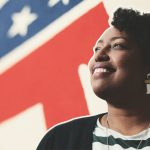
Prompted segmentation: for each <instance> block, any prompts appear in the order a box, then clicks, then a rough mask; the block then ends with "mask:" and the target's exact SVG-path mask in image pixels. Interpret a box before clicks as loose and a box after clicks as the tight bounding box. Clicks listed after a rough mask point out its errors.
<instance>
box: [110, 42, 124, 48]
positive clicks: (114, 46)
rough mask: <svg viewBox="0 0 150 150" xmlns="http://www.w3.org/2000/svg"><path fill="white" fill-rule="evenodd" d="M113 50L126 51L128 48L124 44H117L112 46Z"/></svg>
mask: <svg viewBox="0 0 150 150" xmlns="http://www.w3.org/2000/svg"><path fill="white" fill-rule="evenodd" d="M111 48H112V49H125V48H126V46H124V45H123V44H118V43H116V44H114V45H112V46H111Z"/></svg>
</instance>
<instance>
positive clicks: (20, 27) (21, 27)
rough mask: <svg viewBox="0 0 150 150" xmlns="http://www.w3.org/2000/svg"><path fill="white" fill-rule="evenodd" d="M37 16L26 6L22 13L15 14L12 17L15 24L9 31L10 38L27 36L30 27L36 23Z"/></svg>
mask: <svg viewBox="0 0 150 150" xmlns="http://www.w3.org/2000/svg"><path fill="white" fill-rule="evenodd" d="M36 18H37V15H36V14H35V13H31V10H30V7H28V6H25V7H24V8H23V9H22V10H21V12H18V13H14V14H13V15H12V20H13V24H12V26H11V27H10V29H9V31H8V36H9V37H14V36H16V35H17V34H18V35H20V36H25V35H26V34H27V31H28V27H29V25H30V24H31V23H32V22H33V21H35V20H36Z"/></svg>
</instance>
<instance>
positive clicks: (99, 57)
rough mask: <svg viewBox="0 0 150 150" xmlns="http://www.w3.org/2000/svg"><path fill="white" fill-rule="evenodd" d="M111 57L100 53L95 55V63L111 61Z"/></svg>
mask: <svg viewBox="0 0 150 150" xmlns="http://www.w3.org/2000/svg"><path fill="white" fill-rule="evenodd" d="M109 60H110V57H109V55H108V54H107V53H106V52H102V51H98V52H97V53H96V55H95V61H96V62H99V61H109Z"/></svg>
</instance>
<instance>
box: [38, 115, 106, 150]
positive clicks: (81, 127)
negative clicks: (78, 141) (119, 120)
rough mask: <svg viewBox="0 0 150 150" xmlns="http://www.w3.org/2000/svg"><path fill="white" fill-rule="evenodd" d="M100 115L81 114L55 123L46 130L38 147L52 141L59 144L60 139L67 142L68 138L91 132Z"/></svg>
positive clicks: (49, 143)
mask: <svg viewBox="0 0 150 150" xmlns="http://www.w3.org/2000/svg"><path fill="white" fill-rule="evenodd" d="M101 116H103V114H99V115H94V116H82V117H78V118H73V119H71V120H68V121H65V122H62V123H59V124H57V125H55V126H53V127H52V128H50V129H49V130H48V131H47V133H46V135H45V136H44V138H43V139H42V141H41V143H40V145H39V147H41V145H44V146H46V145H53V144H54V143H55V145H60V143H61V142H62V141H63V143H67V141H68V140H69V139H70V138H71V139H75V138H78V137H79V135H82V134H85V133H86V134H91V133H92V131H93V129H94V127H95V124H96V121H97V119H98V118H99V117H101ZM56 142H57V143H56ZM37 150H41V149H37Z"/></svg>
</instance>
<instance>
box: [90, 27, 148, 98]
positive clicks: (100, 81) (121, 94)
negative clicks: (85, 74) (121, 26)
mask: <svg viewBox="0 0 150 150" xmlns="http://www.w3.org/2000/svg"><path fill="white" fill-rule="evenodd" d="M89 69H90V75H91V84H92V87H93V90H94V92H95V94H96V95H97V96H99V97H100V98H103V99H106V100H107V99H120V98H129V97H130V98H131V96H133V98H135V95H138V94H139V93H141V92H143V93H144V92H145V87H144V79H145V77H146V75H145V73H144V72H145V67H144V64H143V62H142V57H141V51H140V50H139V49H138V46H137V44H136V43H135V42H134V41H133V40H132V39H131V38H130V37H129V36H128V35H127V34H126V33H125V32H120V31H119V30H118V29H116V28H114V27H110V28H108V29H107V30H106V31H105V32H104V33H103V35H102V36H101V37H100V38H99V39H98V41H97V42H96V44H95V46H94V54H93V56H92V58H91V60H90V61H89Z"/></svg>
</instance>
